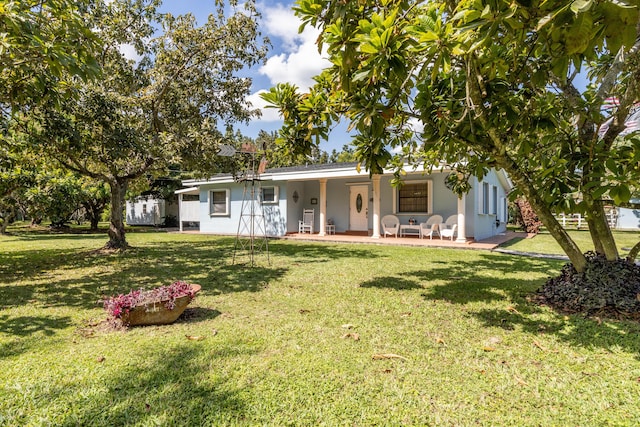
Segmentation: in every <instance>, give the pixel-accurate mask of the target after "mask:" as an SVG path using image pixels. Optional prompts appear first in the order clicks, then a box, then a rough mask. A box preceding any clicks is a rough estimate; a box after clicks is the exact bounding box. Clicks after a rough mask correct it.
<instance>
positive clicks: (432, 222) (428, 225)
mask: <svg viewBox="0 0 640 427" xmlns="http://www.w3.org/2000/svg"><path fill="white" fill-rule="evenodd" d="M441 223H442V216H440V215H433V216H432V217H430V218H429V219H428V220H427V222H421V223H420V238H421V239H422V238H424V236H429V239H433V233H438V235H440V232H439V231H438V229H439V227H440V224H441Z"/></svg>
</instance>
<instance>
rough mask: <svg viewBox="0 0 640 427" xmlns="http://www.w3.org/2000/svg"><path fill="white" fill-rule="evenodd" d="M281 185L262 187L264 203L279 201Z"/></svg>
mask: <svg viewBox="0 0 640 427" xmlns="http://www.w3.org/2000/svg"><path fill="white" fill-rule="evenodd" d="M278 189H279V187H262V203H264V204H270V203H278Z"/></svg>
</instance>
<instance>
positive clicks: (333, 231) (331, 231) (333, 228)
mask: <svg viewBox="0 0 640 427" xmlns="http://www.w3.org/2000/svg"><path fill="white" fill-rule="evenodd" d="M324 229H325V232H326V233H327V234H336V226H335V225H334V224H326V225H325V226H324Z"/></svg>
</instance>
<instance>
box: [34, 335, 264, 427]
mask: <svg viewBox="0 0 640 427" xmlns="http://www.w3.org/2000/svg"><path fill="white" fill-rule="evenodd" d="M202 344H203V343H201V342H186V343H185V344H184V345H180V346H173V347H171V348H162V349H159V348H158V346H156V345H154V346H153V347H147V348H140V349H138V350H137V353H138V355H133V357H136V358H137V359H142V360H144V362H143V363H142V365H140V364H133V363H131V364H127V365H124V366H123V368H122V369H119V370H117V371H115V372H114V373H113V374H112V375H109V376H106V377H104V380H103V381H104V382H103V384H100V385H99V387H96V385H95V384H82V383H79V384H77V385H76V386H75V387H64V388H63V387H60V388H57V389H53V390H51V392H50V395H49V396H47V398H46V399H40V400H39V401H40V402H46V401H59V400H62V401H74V400H75V402H74V404H73V405H71V406H70V407H69V410H67V411H66V412H65V413H64V414H57V416H58V418H57V419H59V420H60V421H61V424H63V425H105V426H106V425H112V426H113V425H157V424H160V425H203V426H204V425H221V424H226V423H229V422H230V421H235V422H239V421H241V420H242V419H243V415H244V413H245V412H246V409H245V404H244V402H243V400H242V398H241V396H240V395H241V393H242V392H243V390H242V389H238V388H236V387H234V386H231V385H229V384H228V383H227V382H226V381H225V376H224V375H221V374H220V372H219V370H218V369H217V363H220V362H222V361H223V360H224V359H227V358H233V357H236V356H246V355H251V354H253V353H255V352H256V349H255V348H252V347H251V346H249V345H247V344H246V343H229V344H227V345H220V346H216V347H215V348H214V349H212V348H208V347H206V346H204V345H202ZM141 355H142V356H141ZM134 360H136V359H134ZM104 363H105V364H107V363H109V359H107V360H106V361H105V362H104ZM87 381H96V379H94V378H93V377H90V378H89V379H88V380H87ZM87 389H92V390H96V389H100V390H101V391H100V393H99V394H98V393H96V392H94V393H93V395H88V393H87V392H86V391H83V392H82V393H81V390H87ZM103 390H104V391H103ZM82 396H84V397H82Z"/></svg>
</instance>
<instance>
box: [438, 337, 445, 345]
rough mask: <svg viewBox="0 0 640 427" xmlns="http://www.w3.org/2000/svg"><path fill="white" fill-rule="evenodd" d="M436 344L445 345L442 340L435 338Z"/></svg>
mask: <svg viewBox="0 0 640 427" xmlns="http://www.w3.org/2000/svg"><path fill="white" fill-rule="evenodd" d="M436 344H446V343H445V342H444V340H443V339H442V338H440V337H438V338H436Z"/></svg>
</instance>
